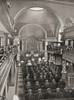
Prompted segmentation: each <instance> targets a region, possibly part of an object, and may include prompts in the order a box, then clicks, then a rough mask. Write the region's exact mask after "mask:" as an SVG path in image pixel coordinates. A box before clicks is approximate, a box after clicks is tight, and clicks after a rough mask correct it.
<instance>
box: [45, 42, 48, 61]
mask: <svg viewBox="0 0 74 100" xmlns="http://www.w3.org/2000/svg"><path fill="white" fill-rule="evenodd" d="M47 45H48V42H47V41H45V59H46V60H47V59H48V53H47Z"/></svg>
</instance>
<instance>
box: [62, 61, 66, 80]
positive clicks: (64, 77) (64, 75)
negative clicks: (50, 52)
mask: <svg viewBox="0 0 74 100" xmlns="http://www.w3.org/2000/svg"><path fill="white" fill-rule="evenodd" d="M61 73H62V79H63V80H65V81H66V75H67V71H66V61H63V62H62V72H61Z"/></svg>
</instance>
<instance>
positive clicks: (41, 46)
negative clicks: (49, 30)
mask: <svg viewBox="0 0 74 100" xmlns="http://www.w3.org/2000/svg"><path fill="white" fill-rule="evenodd" d="M42 50H43V45H42V41H40V51H42Z"/></svg>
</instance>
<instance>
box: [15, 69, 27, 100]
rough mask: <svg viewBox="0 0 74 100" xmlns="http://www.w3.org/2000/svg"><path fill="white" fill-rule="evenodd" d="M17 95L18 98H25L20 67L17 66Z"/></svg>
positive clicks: (21, 99) (20, 99)
mask: <svg viewBox="0 0 74 100" xmlns="http://www.w3.org/2000/svg"><path fill="white" fill-rule="evenodd" d="M17 95H18V96H19V100H25V97H24V84H23V74H22V68H21V67H18V82H17Z"/></svg>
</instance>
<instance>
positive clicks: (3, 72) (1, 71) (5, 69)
mask: <svg viewBox="0 0 74 100" xmlns="http://www.w3.org/2000/svg"><path fill="white" fill-rule="evenodd" d="M16 50H17V49H15V48H14V49H12V52H10V53H9V55H8V56H7V57H6V59H5V60H4V61H3V62H2V64H1V65H0V93H2V92H3V88H4V85H5V84H6V80H7V78H8V75H9V72H10V69H11V64H12V60H13V59H14V56H15V55H16V54H17V52H16Z"/></svg>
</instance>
